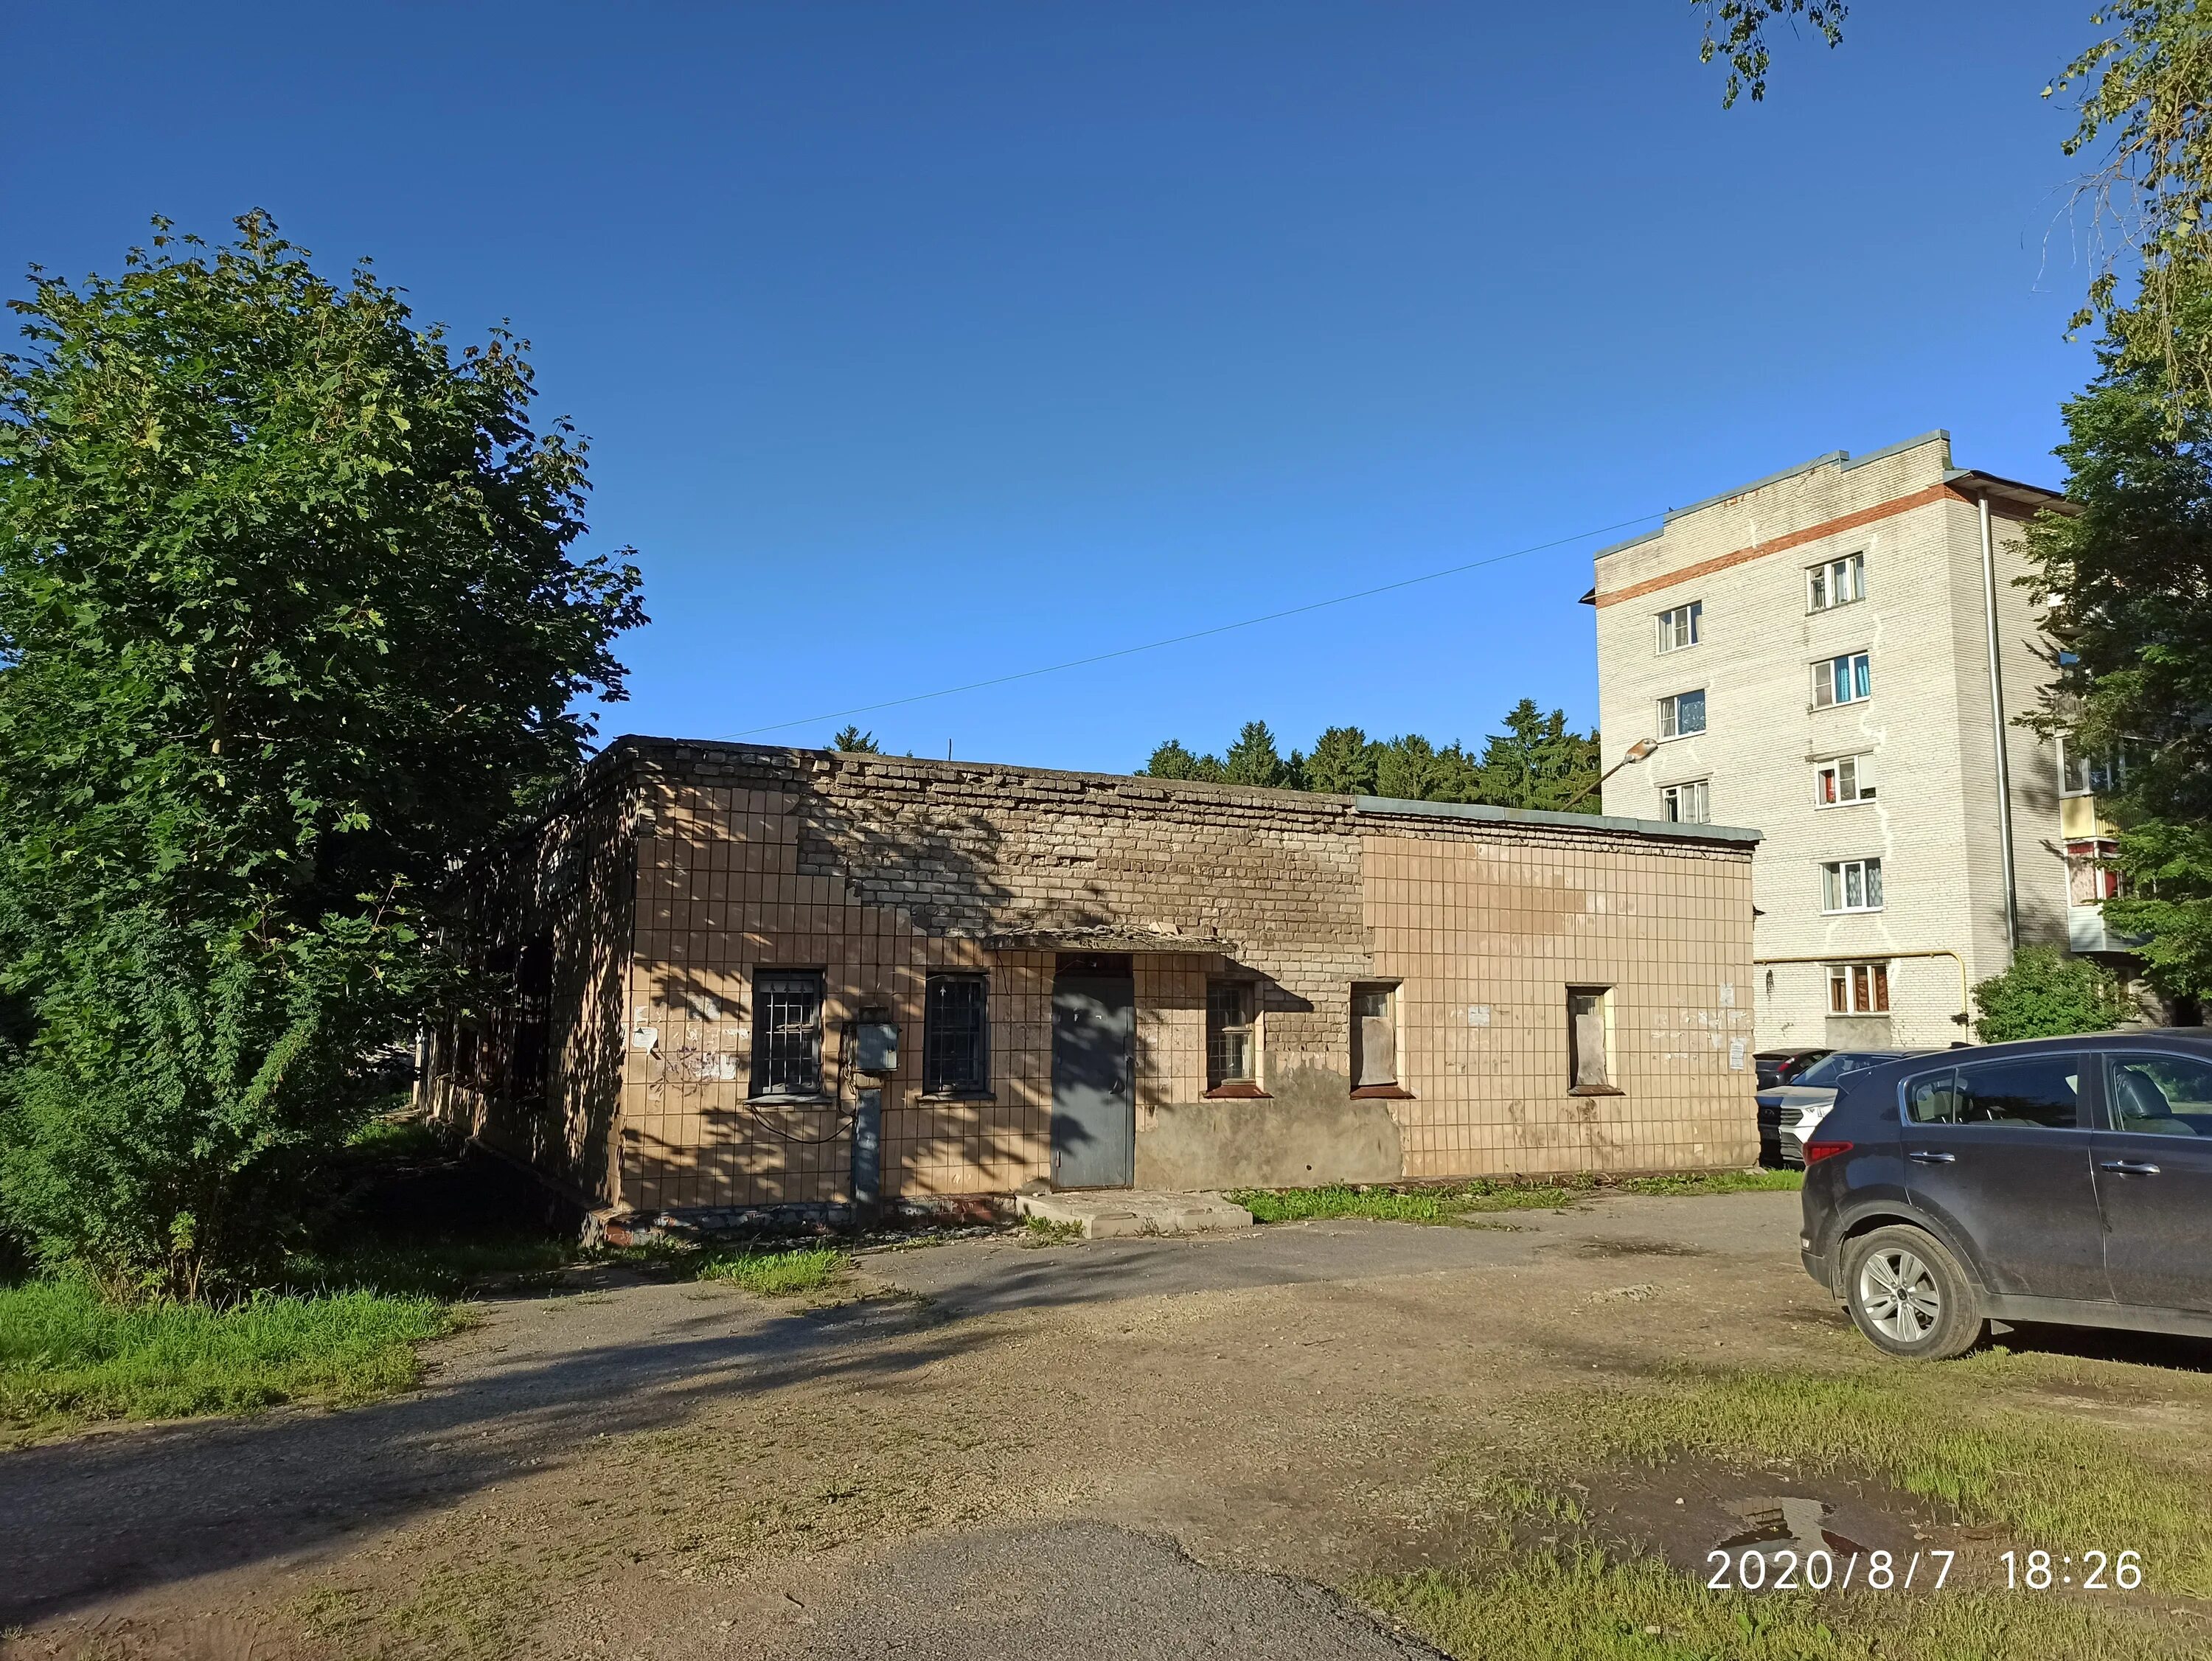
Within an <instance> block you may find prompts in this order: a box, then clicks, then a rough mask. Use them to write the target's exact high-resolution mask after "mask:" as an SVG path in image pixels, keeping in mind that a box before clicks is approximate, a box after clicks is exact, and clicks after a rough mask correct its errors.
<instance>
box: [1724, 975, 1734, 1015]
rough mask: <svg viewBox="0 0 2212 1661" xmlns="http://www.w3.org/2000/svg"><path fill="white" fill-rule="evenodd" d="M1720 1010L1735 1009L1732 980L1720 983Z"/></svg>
mask: <svg viewBox="0 0 2212 1661" xmlns="http://www.w3.org/2000/svg"><path fill="white" fill-rule="evenodd" d="M1721 1008H1723V1009H1734V1008H1735V982H1734V981H1733V980H1723V982H1721Z"/></svg>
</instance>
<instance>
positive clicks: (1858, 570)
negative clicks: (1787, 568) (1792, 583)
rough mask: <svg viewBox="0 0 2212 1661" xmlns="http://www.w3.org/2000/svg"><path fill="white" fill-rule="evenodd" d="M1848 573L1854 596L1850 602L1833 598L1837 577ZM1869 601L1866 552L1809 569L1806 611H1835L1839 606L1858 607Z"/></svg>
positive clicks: (1822, 563)
mask: <svg viewBox="0 0 2212 1661" xmlns="http://www.w3.org/2000/svg"><path fill="white" fill-rule="evenodd" d="M1838 572H1841V573H1844V577H1845V579H1846V580H1847V581H1848V582H1849V583H1850V587H1851V596H1850V598H1849V599H1847V600H1838V599H1836V598H1834V597H1833V595H1834V593H1835V590H1836V580H1835V579H1836V573H1838ZM1864 598H1866V551H1865V550H1864V549H1861V550H1859V551H1858V552H1857V553H1856V554H1844V555H1839V556H1838V557H1837V558H1835V559H1832V560H1823V561H1820V563H1819V564H1818V565H1809V566H1807V567H1805V609H1806V610H1807V611H1808V612H1813V611H1833V610H1835V609H1837V608H1838V607H1839V606H1847V605H1857V603H1859V602H1860V601H1861V600H1863V599H1864Z"/></svg>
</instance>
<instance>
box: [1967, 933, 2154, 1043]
mask: <svg viewBox="0 0 2212 1661" xmlns="http://www.w3.org/2000/svg"><path fill="white" fill-rule="evenodd" d="M1974 1007H1975V1008H1976V1009H1978V1011H1979V1013H1978V1015H1976V1016H1975V1017H1974V1035H1975V1036H1976V1037H1977V1038H1978V1039H1980V1040H1982V1042H1983V1043H1984V1044H2005V1043H2009V1042H2011V1041H2012V1040H2015V1039H2024V1038H2063V1037H2065V1036H2067V1035H2068V1034H2071V1033H2103V1032H2109V1031H2111V1030H2112V1028H2115V1027H2117V1026H2118V1025H2119V1024H2120V1023H2121V1022H2122V1021H2125V1020H2126V1019H2127V1018H2128V1016H2129V1015H2130V1013H2131V1010H2130V1005H2129V1003H2128V998H2127V994H2126V990H2125V989H2124V987H2123V986H2122V985H2120V981H2119V977H2118V976H2117V975H2115V974H2114V973H2112V971H2111V970H2110V969H2108V968H2106V967H2105V966H2104V965H2103V964H2101V963H2099V962H2097V961H2095V960H2094V959H2092V958H2087V957H2074V956H2070V955H2068V954H2067V953H2064V952H2062V951H2060V950H2058V949H2057V948H2056V947H2052V946H2023V947H2021V949H2020V950H2019V952H2018V953H2016V954H2015V956H2014V958H2013V961H2012V967H2010V968H2008V969H2007V970H2006V971H2005V972H2004V973H2002V974H1998V975H1992V976H1990V979H1987V980H1984V981H1982V982H1980V983H1979V984H1978V985H1976V986H1975V988H1974Z"/></svg>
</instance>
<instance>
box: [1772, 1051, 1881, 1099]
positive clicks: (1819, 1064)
mask: <svg viewBox="0 0 2212 1661" xmlns="http://www.w3.org/2000/svg"><path fill="white" fill-rule="evenodd" d="M1895 1059H1896V1058H1895V1057H1894V1056H1893V1055H1891V1054H1890V1053H1889V1052H1887V1051H1886V1050H1875V1051H1868V1050H1838V1051H1837V1052H1835V1054H1833V1055H1832V1056H1822V1057H1821V1058H1820V1059H1819V1060H1818V1061H1816V1062H1814V1064H1812V1065H1811V1066H1810V1067H1808V1068H1807V1069H1806V1070H1804V1071H1803V1072H1802V1073H1800V1074H1798V1075H1797V1076H1796V1078H1793V1079H1791V1080H1790V1082H1791V1083H1792V1084H1802V1085H1804V1086H1806V1087H1807V1088H1810V1089H1814V1090H1832V1089H1834V1088H1836V1086H1838V1084H1841V1083H1842V1082H1844V1080H1845V1079H1847V1078H1849V1077H1850V1076H1851V1075H1852V1074H1853V1073H1863V1072H1864V1071H1866V1070H1867V1069H1868V1068H1869V1067H1879V1066H1881V1064H1882V1063H1883V1062H1885V1061H1893V1060H1895Z"/></svg>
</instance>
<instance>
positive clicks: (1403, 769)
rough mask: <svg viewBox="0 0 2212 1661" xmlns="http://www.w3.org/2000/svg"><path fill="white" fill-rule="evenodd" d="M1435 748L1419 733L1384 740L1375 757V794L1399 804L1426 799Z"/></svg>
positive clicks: (1404, 734)
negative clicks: (1389, 798)
mask: <svg viewBox="0 0 2212 1661" xmlns="http://www.w3.org/2000/svg"><path fill="white" fill-rule="evenodd" d="M1436 759H1437V747H1436V746H1435V745H1434V744H1432V743H1430V742H1429V741H1428V740H1427V739H1425V738H1424V737H1421V735H1420V734H1419V733H1418V732H1404V733H1401V734H1399V735H1398V737H1395V738H1386V739H1384V740H1383V744H1382V747H1381V748H1380V749H1379V750H1378V751H1377V752H1376V757H1375V793H1376V795H1377V796H1387V797H1392V798H1394V799H1395V800H1398V801H1401V802H1425V801H1427V800H1428V799H1429V782H1430V780H1429V775H1430V771H1431V768H1432V767H1434V766H1435V765H1436Z"/></svg>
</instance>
